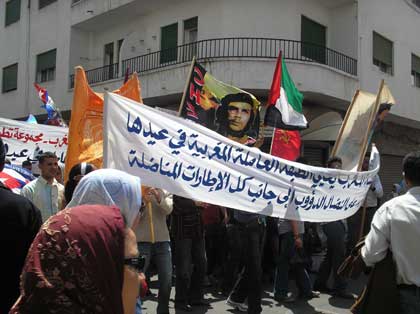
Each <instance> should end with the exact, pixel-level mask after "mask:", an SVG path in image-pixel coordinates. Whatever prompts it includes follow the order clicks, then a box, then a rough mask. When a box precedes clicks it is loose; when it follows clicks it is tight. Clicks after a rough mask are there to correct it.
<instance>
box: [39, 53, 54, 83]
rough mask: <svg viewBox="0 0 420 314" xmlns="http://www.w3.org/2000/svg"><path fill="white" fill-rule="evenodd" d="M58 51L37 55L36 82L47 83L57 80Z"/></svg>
mask: <svg viewBox="0 0 420 314" xmlns="http://www.w3.org/2000/svg"><path fill="white" fill-rule="evenodd" d="M56 55H57V49H53V50H50V51H47V52H44V53H41V54H39V55H37V57H36V81H37V82H40V83H42V82H47V81H52V80H54V79H55V64H56Z"/></svg>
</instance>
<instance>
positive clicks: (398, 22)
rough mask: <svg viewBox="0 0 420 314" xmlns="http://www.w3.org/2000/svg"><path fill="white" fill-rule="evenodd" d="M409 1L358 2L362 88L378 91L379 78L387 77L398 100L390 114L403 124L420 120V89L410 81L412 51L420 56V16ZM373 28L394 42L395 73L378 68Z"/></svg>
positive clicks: (371, 0)
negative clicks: (373, 61)
mask: <svg viewBox="0 0 420 314" xmlns="http://www.w3.org/2000/svg"><path fill="white" fill-rule="evenodd" d="M407 1H408V0H407ZM407 1H405V0H401V1H394V0H369V1H359V8H358V15H359V19H358V23H359V26H358V28H359V46H360V56H359V62H358V63H359V79H360V87H361V88H362V89H364V90H367V91H369V92H374V93H376V92H377V90H378V88H379V82H380V80H381V79H385V81H386V83H387V84H388V85H389V87H390V89H391V91H392V93H393V95H394V97H395V99H396V101H397V105H396V106H394V108H392V111H391V113H392V115H394V116H397V118H400V119H399V120H397V121H398V122H399V123H401V124H406V123H409V122H410V121H405V120H416V121H420V88H418V87H414V86H413V85H412V83H411V54H412V53H414V54H416V55H417V56H420V40H418V38H419V34H418V32H419V29H420V15H419V12H418V11H416V10H414V9H413V7H412V6H410V5H408V3H407ZM373 31H375V32H377V33H379V34H381V35H382V36H384V37H386V38H387V39H389V40H391V41H393V44H394V60H393V64H394V75H389V74H386V73H383V72H381V71H379V69H378V68H377V67H376V66H375V65H373V63H372V32H373ZM417 127H418V126H417Z"/></svg>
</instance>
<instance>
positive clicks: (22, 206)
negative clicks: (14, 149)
mask: <svg viewBox="0 0 420 314" xmlns="http://www.w3.org/2000/svg"><path fill="white" fill-rule="evenodd" d="M0 199H1V202H0V221H1V222H2V223H3V226H1V228H0V247H1V248H2V251H3V258H2V260H3V262H2V264H3V267H2V269H3V273H2V276H1V286H2V289H1V291H2V297H1V305H0V313H8V311H9V309H10V307H11V306H12V305H13V303H14V302H15V301H16V299H17V297H18V296H19V276H20V273H21V271H22V267H23V264H24V262H25V257H26V254H27V252H28V249H29V247H30V245H31V243H32V240H33V239H34V237H35V236H36V234H37V232H38V230H39V228H40V226H41V224H42V220H41V213H40V211H39V210H38V209H37V208H36V207H35V206H34V205H33V204H32V203H31V202H30V201H28V200H27V199H26V198H24V197H22V196H19V195H16V194H14V193H13V192H11V191H10V190H8V189H7V188H6V187H4V186H3V185H2V184H1V183H0Z"/></svg>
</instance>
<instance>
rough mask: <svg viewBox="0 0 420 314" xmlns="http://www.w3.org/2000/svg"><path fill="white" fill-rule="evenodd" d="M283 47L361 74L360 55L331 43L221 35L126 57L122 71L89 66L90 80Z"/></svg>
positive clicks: (292, 56) (269, 53) (287, 53)
mask: <svg viewBox="0 0 420 314" xmlns="http://www.w3.org/2000/svg"><path fill="white" fill-rule="evenodd" d="M279 51H282V54H283V58H284V59H286V60H296V61H302V62H308V63H318V64H323V65H326V66H327V67H330V68H333V69H336V70H339V71H342V72H345V73H347V74H350V75H353V76H356V75H357V60H356V59H353V58H351V57H349V56H346V55H344V54H342V53H340V52H337V51H334V50H332V49H329V48H327V47H322V46H318V45H314V44H310V43H305V42H300V41H295V40H288V39H271V38H218V39H206V40H200V41H197V42H194V43H190V44H185V45H181V46H178V47H176V48H171V49H166V50H160V51H156V52H152V53H148V54H145V55H142V56H138V57H134V58H131V59H126V60H123V61H122V63H121V66H122V71H119V64H117V63H114V64H112V65H107V66H104V67H100V68H96V69H91V70H87V71H86V76H87V79H88V81H89V83H90V84H94V83H99V82H105V81H108V80H111V79H117V78H121V77H123V76H124V75H125V74H126V73H127V72H128V73H129V74H131V73H132V72H137V73H144V72H148V71H152V70H158V69H162V68H166V67H169V66H172V65H176V64H182V63H187V62H191V60H192V58H193V56H196V58H197V61H206V60H211V59H229V58H234V59H238V58H252V59H258V58H264V59H267V58H268V59H270V58H271V59H276V58H277V56H278V54H279ZM73 87H74V75H70V88H73Z"/></svg>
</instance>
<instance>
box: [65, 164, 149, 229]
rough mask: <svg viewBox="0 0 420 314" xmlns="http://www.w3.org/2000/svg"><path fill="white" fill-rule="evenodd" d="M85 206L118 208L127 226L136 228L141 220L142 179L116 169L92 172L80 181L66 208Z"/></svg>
mask: <svg viewBox="0 0 420 314" xmlns="http://www.w3.org/2000/svg"><path fill="white" fill-rule="evenodd" d="M84 204H101V205H111V206H112V205H114V206H117V207H118V208H119V209H120V210H121V213H122V215H123V216H124V217H125V219H126V222H127V226H128V227H131V228H134V227H135V226H137V223H138V220H139V218H140V217H139V210H140V208H141V181H140V178H138V177H135V176H133V175H130V174H128V173H126V172H124V171H120V170H116V169H99V170H96V171H92V172H90V173H88V174H87V175H86V176H84V177H83V178H82V179H81V180H80V182H79V184H78V185H77V187H76V189H75V190H74V193H73V197H72V199H71V201H70V203H68V205H67V207H66V208H71V207H74V206H78V205H84Z"/></svg>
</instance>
